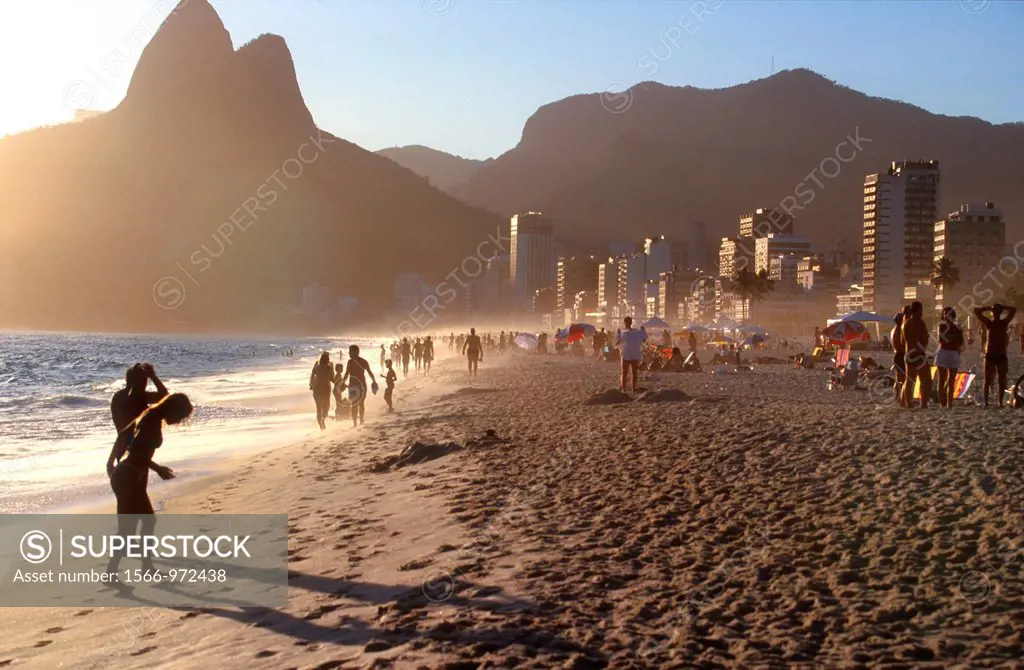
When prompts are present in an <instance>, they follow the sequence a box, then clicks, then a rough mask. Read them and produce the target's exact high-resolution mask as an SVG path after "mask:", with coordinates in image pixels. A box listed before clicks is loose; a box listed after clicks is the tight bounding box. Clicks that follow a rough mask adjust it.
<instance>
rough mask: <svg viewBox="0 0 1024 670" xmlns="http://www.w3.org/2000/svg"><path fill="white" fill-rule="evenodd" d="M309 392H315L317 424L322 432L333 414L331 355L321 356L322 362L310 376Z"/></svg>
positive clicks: (316, 365) (317, 364) (319, 361)
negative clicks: (328, 417)
mask: <svg viewBox="0 0 1024 670" xmlns="http://www.w3.org/2000/svg"><path fill="white" fill-rule="evenodd" d="M309 390H310V391H312V392H313V402H314V403H315V404H316V422H317V424H319V426H320V430H325V429H326V428H327V424H326V423H325V422H326V421H327V416H328V415H329V414H330V413H331V391H332V390H334V368H333V366H331V355H330V354H329V353H328V352H326V351H325V352H323V353H322V354H320V360H318V361H317V362H316V363H315V364H314V365H313V371H312V372H311V373H310V375H309Z"/></svg>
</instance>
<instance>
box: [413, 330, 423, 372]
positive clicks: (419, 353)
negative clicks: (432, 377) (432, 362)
mask: <svg viewBox="0 0 1024 670" xmlns="http://www.w3.org/2000/svg"><path fill="white" fill-rule="evenodd" d="M412 360H413V362H414V363H415V366H416V371H417V372H419V370H420V366H421V365H422V364H423V343H422V342H420V338H418V337H417V338H416V342H414V343H413V345H412Z"/></svg>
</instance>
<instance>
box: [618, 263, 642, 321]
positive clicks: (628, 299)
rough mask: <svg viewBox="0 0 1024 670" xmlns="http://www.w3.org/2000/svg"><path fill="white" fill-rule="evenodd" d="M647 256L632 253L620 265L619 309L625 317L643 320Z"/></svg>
mask: <svg viewBox="0 0 1024 670" xmlns="http://www.w3.org/2000/svg"><path fill="white" fill-rule="evenodd" d="M646 281H647V254H644V253H642V252H639V251H638V252H636V253H632V254H630V255H629V256H627V257H626V258H624V259H622V261H621V262H620V263H619V309H620V310H621V312H622V314H624V315H633V316H637V317H640V318H643V315H644V312H645V310H646V308H645V303H644V284H645V283H646Z"/></svg>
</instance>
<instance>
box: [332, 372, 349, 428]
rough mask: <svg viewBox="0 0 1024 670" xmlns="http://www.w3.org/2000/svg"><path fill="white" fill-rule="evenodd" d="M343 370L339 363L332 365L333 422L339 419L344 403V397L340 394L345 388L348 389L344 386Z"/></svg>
mask: <svg viewBox="0 0 1024 670" xmlns="http://www.w3.org/2000/svg"><path fill="white" fill-rule="evenodd" d="M344 370H345V366H344V365H342V364H341V363H335V364H334V420H335V421H337V420H338V419H340V418H341V405H342V403H343V402H344V397H345V396H344V395H343V394H342V391H344V390H345V389H346V388H348V387H347V386H345V375H344ZM346 404H347V403H346Z"/></svg>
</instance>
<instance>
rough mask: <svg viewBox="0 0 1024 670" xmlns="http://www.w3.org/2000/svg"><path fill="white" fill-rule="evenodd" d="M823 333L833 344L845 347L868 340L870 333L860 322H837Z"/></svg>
mask: <svg viewBox="0 0 1024 670" xmlns="http://www.w3.org/2000/svg"><path fill="white" fill-rule="evenodd" d="M821 332H822V333H823V334H824V335H825V337H827V338H828V340H829V342H831V343H832V344H839V345H845V344H849V343H850V342H860V341H862V340H866V339H868V331H867V329H866V328H865V327H864V324H863V323H861V322H860V321H837V322H836V323H833V324H832V325H831V326H829V327H827V328H825V330H823V331H821Z"/></svg>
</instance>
